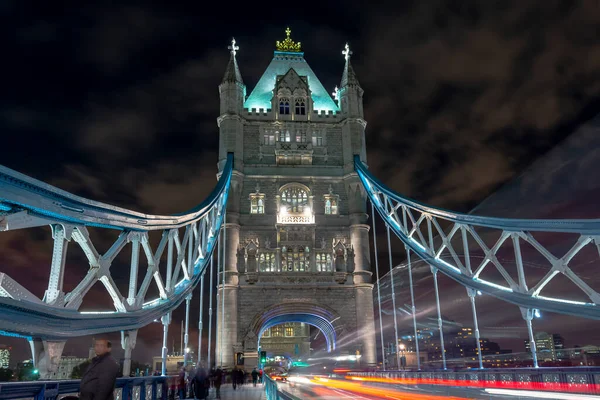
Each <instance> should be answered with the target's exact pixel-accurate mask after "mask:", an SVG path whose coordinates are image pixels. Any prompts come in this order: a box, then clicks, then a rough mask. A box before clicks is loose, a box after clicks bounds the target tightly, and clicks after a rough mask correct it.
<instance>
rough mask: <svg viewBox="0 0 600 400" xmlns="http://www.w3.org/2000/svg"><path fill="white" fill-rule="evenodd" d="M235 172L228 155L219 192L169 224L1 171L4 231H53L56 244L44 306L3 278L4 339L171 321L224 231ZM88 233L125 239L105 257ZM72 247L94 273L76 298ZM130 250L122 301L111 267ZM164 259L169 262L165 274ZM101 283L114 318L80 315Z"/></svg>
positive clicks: (0, 226)
mask: <svg viewBox="0 0 600 400" xmlns="http://www.w3.org/2000/svg"><path fill="white" fill-rule="evenodd" d="M232 171H233V155H232V154H229V155H228V157H227V163H226V165H225V168H224V170H223V172H222V174H221V176H220V179H219V181H218V183H217V186H216V187H215V189H214V190H213V192H212V193H211V194H210V196H209V197H208V198H207V199H206V200H205V201H204V202H203V203H201V204H200V205H198V206H197V207H195V208H193V209H192V210H190V211H188V212H186V213H182V214H177V215H166V216H165V215H148V214H142V213H138V212H135V211H131V210H127V209H123V208H119V207H115V206H111V205H108V204H104V203H99V202H95V201H92V200H88V199H85V198H82V197H79V196H76V195H73V194H71V193H68V192H65V191H63V190H61V189H58V188H55V187H53V186H50V185H48V184H45V183H43V182H40V181H37V180H35V179H33V178H30V177H28V176H25V175H23V174H20V173H18V172H16V171H13V170H10V169H8V168H6V167H3V166H0V211H1V213H0V230H14V229H25V228H30V227H34V226H44V225H50V226H51V227H52V237H53V239H54V246H53V255H52V262H51V265H50V279H49V282H48V290H46V293H45V295H44V300H40V299H38V298H37V297H35V295H33V294H32V293H30V292H29V291H27V290H26V289H25V288H24V287H23V286H22V285H20V284H18V283H17V282H16V281H15V280H14V279H11V278H10V277H8V276H7V275H6V274H3V273H2V274H0V326H1V327H2V331H0V332H5V333H11V334H18V335H23V336H35V337H45V338H69V337H77V336H82V335H90V334H97V333H102V332H112V331H116V330H134V329H137V328H140V327H142V326H144V325H147V324H149V323H151V322H153V321H154V320H157V319H160V318H161V317H162V316H164V315H165V314H168V313H169V312H170V311H172V310H173V309H174V308H176V307H177V306H179V304H180V303H181V302H183V301H184V300H185V298H186V297H187V296H188V295H189V294H190V293H191V291H192V290H193V289H194V287H195V286H196V284H197V283H198V282H199V281H200V276H201V275H202V272H203V271H204V269H205V268H206V266H207V264H208V263H209V260H210V258H211V255H212V252H213V250H214V248H215V244H216V241H217V237H218V235H217V232H220V230H221V228H222V226H223V224H224V214H225V212H224V211H225V207H226V204H227V196H228V193H229V185H230V181H231V174H232ZM88 227H95V228H103V229H111V230H119V231H121V233H120V235H119V236H118V238H117V239H116V240H115V241H114V242H113V243H112V245H111V246H110V248H109V249H108V250H107V251H106V252H105V253H104V254H101V253H100V252H99V251H98V250H97V248H96V246H94V242H93V240H92V239H91V237H90V235H89V232H88ZM180 229H181V230H182V232H180V231H179V230H180ZM150 231H162V239H161V241H160V243H159V244H158V245H157V246H156V247H155V248H153V246H152V245H151V243H150V240H149V236H148V234H149V232H150ZM180 235H181V236H180ZM69 244H70V245H71V246H75V245H77V246H79V247H80V248H81V249H82V250H83V253H84V254H85V256H86V258H87V261H88V263H89V270H88V272H87V274H86V275H85V276H84V277H83V279H82V280H81V281H80V282H79V283H78V284H77V285H76V286H75V288H74V289H73V290H72V291H71V292H69V293H63V279H64V274H65V270H64V267H65V259H66V253H67V246H68V245H69ZM129 246H131V268H130V277H129V284H128V286H127V290H128V292H127V293H121V292H120V290H119V288H118V287H117V285H116V284H115V281H114V279H113V275H112V273H111V265H112V263H113V261H114V260H115V258H116V257H117V255H119V254H120V253H121V252H122V251H123V249H125V248H128V247H129ZM140 253H142V254H140ZM164 253H166V260H167V261H166V265H163V266H161V265H160V261H161V257H162V259H164ZM140 255H142V257H140ZM0 257H1V256H0ZM140 263H141V264H142V266H143V264H144V263H146V265H147V271H146V275H145V277H144V279H143V280H142V282H141V284H140V285H139V286H138V282H137V280H138V279H137V276H138V270H139V267H140ZM153 281H154V284H155V285H156V287H157V289H158V292H159V298H157V299H152V300H149V299H147V298H146V295H147V293H148V289H149V288H150V286H151V285H152V282H153ZM96 282H101V283H102V284H103V286H104V288H105V290H106V291H107V293H108V294H109V295H110V297H111V298H112V300H113V303H114V307H115V311H110V312H106V311H102V312H86V311H79V307H80V305H81V304H82V302H83V299H84V298H85V296H86V295H87V294H88V292H89V291H90V289H91V288H92V286H94V284H95V283H96Z"/></svg>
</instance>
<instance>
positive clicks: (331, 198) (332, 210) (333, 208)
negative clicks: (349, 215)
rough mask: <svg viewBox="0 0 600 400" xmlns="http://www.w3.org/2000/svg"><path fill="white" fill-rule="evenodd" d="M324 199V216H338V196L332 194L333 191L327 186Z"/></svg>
mask: <svg viewBox="0 0 600 400" xmlns="http://www.w3.org/2000/svg"><path fill="white" fill-rule="evenodd" d="M324 198H325V214H326V215H337V214H338V202H339V196H338V195H337V194H333V189H332V187H331V186H329V193H328V194H326V195H325V196H324Z"/></svg>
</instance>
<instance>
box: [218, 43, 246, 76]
mask: <svg viewBox="0 0 600 400" xmlns="http://www.w3.org/2000/svg"><path fill="white" fill-rule="evenodd" d="M235 43H236V42H235V38H234V39H232V40H231V46H228V47H227V48H228V49H229V50H231V51H230V53H231V56H230V57H229V63H227V69H225V76H223V82H222V83H225V82H238V83H241V84H244V81H243V80H242V74H241V73H240V69H239V68H238V65H237V60H236V58H235V55H236V54H237V51H238V50H239V49H240V47H239V46H236V44H235Z"/></svg>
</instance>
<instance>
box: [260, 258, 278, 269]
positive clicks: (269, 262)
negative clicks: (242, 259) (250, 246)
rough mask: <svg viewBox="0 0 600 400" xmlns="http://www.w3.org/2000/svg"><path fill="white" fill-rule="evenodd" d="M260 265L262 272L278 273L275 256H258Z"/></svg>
mask: <svg viewBox="0 0 600 400" xmlns="http://www.w3.org/2000/svg"><path fill="white" fill-rule="evenodd" d="M258 265H259V271H260V272H276V271H277V269H276V266H275V254H273V253H260V255H259V256H258Z"/></svg>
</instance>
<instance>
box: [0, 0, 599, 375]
mask: <svg viewBox="0 0 600 400" xmlns="http://www.w3.org/2000/svg"><path fill="white" fill-rule="evenodd" d="M144 3H148V2H139V3H136V2H128V1H122V2H120V5H118V6H108V5H105V2H101V1H86V2H71V3H69V4H67V3H64V6H57V4H56V3H54V2H50V3H47V2H31V1H20V2H17V1H8V0H7V1H3V2H2V4H1V5H0V13H1V14H2V15H3V17H4V18H3V20H4V21H5V22H4V23H3V26H2V28H1V29H2V31H3V33H2V36H3V38H4V40H3V46H2V69H3V70H4V71H5V72H4V73H3V77H4V79H3V85H2V90H3V96H2V97H1V99H0V102H1V104H0V132H2V133H1V134H0V137H1V138H2V146H1V148H2V152H1V157H0V163H1V164H3V165H5V166H7V167H10V168H13V169H15V170H18V171H20V172H23V173H25V174H27V175H30V176H33V177H35V178H37V179H40V180H43V181H45V182H48V183H50V184H52V185H55V186H58V187H60V188H61V189H65V190H67V191H70V192H72V193H75V194H78V195H81V196H84V197H89V198H92V199H94V200H98V201H103V202H107V203H111V204H115V205H119V206H122V207H126V208H131V209H134V210H139V211H143V212H146V213H150V214H168V213H176V212H182V211H184V210H187V209H189V208H191V207H193V206H194V205H196V204H198V203H200V202H201V201H202V200H203V199H204V198H205V197H206V196H207V195H208V193H209V192H210V191H211V189H212V188H213V186H214V184H215V182H216V178H215V174H216V162H217V144H218V129H217V125H216V118H217V117H218V114H219V98H218V85H219V83H220V81H221V79H222V77H223V73H224V71H225V67H226V64H227V60H228V57H229V52H228V50H227V46H228V45H229V43H230V41H231V38H232V37H235V39H236V40H237V43H238V45H239V46H240V50H239V52H238V55H237V59H238V63H239V66H240V70H241V73H242V76H243V79H244V82H245V84H246V85H247V90H248V94H249V93H250V91H251V90H252V88H253V87H254V85H255V84H256V82H257V81H258V79H259V78H260V76H261V74H262V72H263V71H264V69H265V68H266V67H267V65H268V63H269V62H270V60H271V58H272V52H273V50H274V45H275V41H276V40H281V39H283V38H284V37H285V36H284V29H285V28H286V27H287V26H289V27H290V28H291V30H292V38H293V39H294V40H296V41H300V42H302V46H303V50H304V52H305V58H306V60H307V61H308V63H309V64H310V66H311V67H312V69H313V70H314V71H315V73H316V75H317V76H318V77H319V79H320V80H321V82H322V83H323V85H324V86H325V88H326V89H327V90H328V91H330V92H331V91H333V88H334V87H335V86H336V85H339V82H340V79H341V75H342V69H343V65H344V60H343V57H342V54H341V50H342V49H343V46H344V44H345V43H346V42H348V43H349V44H350V47H351V49H352V51H353V57H352V63H353V66H354V69H355V72H356V74H357V76H358V79H359V81H360V83H361V86H362V88H363V89H364V91H365V94H364V109H365V119H366V120H367V121H368V126H367V132H366V139H367V155H368V161H369V168H370V170H371V171H372V172H373V173H374V174H375V176H377V177H379V178H380V179H381V180H382V181H383V182H384V183H385V184H387V185H388V186H390V187H391V188H393V189H394V190H396V191H398V192H399V193H402V194H404V195H406V196H408V197H411V198H414V199H418V200H419V201H421V202H424V203H428V204H431V205H434V206H439V207H443V208H447V209H452V210H455V211H460V212H468V211H470V210H472V209H473V208H474V207H475V206H476V205H478V204H480V203H481V202H482V201H483V200H484V199H486V198H488V196H490V195H491V194H492V193H494V192H496V191H497V190H498V189H500V188H503V189H502V190H503V192H502V193H504V194H503V195H502V196H500V197H497V198H496V199H497V200H496V201H494V200H493V198H489V199H488V200H486V202H484V203H483V204H482V206H481V207H480V208H479V209H477V212H479V213H485V212H486V211H487V212H489V213H492V214H494V212H497V213H498V215H509V216H520V217H533V216H532V215H530V214H528V213H527V212H526V211H527V210H528V209H527V208H524V209H521V212H522V214H525V215H517V214H519V213H518V212H516V211H515V208H514V207H513V205H512V204H517V205H519V204H521V205H522V204H524V203H526V202H528V201H529V199H530V198H531V197H529V196H526V195H525V193H526V192H525V191H524V190H520V189H519V188H517V189H512V190H515V191H514V192H511V186H510V184H509V182H515V181H513V179H514V178H515V177H517V176H519V175H520V174H521V173H523V172H524V171H526V169H527V167H529V166H530V165H532V163H533V162H534V161H535V160H538V159H540V157H542V156H543V155H545V154H546V153H548V152H549V151H550V150H551V149H553V148H555V147H556V146H557V145H560V144H561V143H562V142H563V140H565V139H566V138H567V137H568V136H569V135H570V134H572V133H573V132H574V131H576V130H577V129H578V128H579V127H580V126H581V125H582V124H584V123H586V122H587V121H589V120H590V119H591V118H592V117H594V116H595V115H596V114H598V112H599V111H600V79H599V78H600V46H598V43H599V39H600V38H599V37H598V36H599V31H598V21H599V20H600V5H599V4H598V2H597V1H591V0H590V1H571V0H565V1H551V0H543V1H527V0H518V1H486V2H482V1H460V2H456V1H441V0H440V1H402V2H394V3H398V4H395V5H393V6H377V7H375V6H370V7H368V8H365V7H366V6H365V4H366V3H364V2H359V1H355V0H349V1H344V2H337V1H336V2H333V1H332V2H324V3H321V4H318V5H317V6H312V5H309V4H304V3H298V2H291V3H289V4H284V3H281V2H277V3H274V4H268V3H266V2H261V3H257V2H245V3H240V4H239V5H237V6H236V7H233V5H227V7H224V8H223V10H221V11H219V12H218V13H216V12H212V11H209V10H208V9H207V8H206V6H205V4H204V3H203V2H199V1H194V2H191V1H178V2H164V4H161V3H160V2H152V5H148V4H149V3H148V4H144ZM169 3H172V4H169ZM286 7H290V8H286ZM581 150H582V151H583V150H593V149H589V148H585V147H584V148H582V149H581ZM596 153H597V151H596ZM565 157H566V156H565ZM569 157H571V158H573V157H574V158H578V156H577V155H573V154H570V155H569ZM598 159H600V156H598V154H596V155H595V158H593V157H592V158H591V160H592V161H590V163H591V164H589V163H588V164H586V165H582V166H581V168H580V169H579V170H578V172H580V173H581V174H582V175H583V174H585V175H586V177H587V181H586V182H584V186H585V185H588V183H589V182H592V181H593V182H596V181H595V180H592V178H591V175H590V174H589V171H590V170H594V168H592V166H593V167H598V166H599V163H598ZM563 161H564V160H563ZM554 165H555V164H554ZM595 170H596V171H597V170H598V169H597V168H596V169H595ZM544 171H546V170H545V169H542V170H540V169H539V168H538V170H537V175H535V176H536V177H537V178H536V179H533V180H532V179H531V178H530V179H529V180H525V182H526V183H527V184H528V186H527V189H528V190H529V193H538V194H539V193H542V192H541V191H539V190H537V189H536V188H535V183H536V182H542V179H543V177H544V176H545V175H544V174H543V172H544ZM538 178H539V179H538ZM567 181H569V180H568V179H567ZM516 182H517V183H519V182H521V183H522V182H523V180H521V181H519V180H517V181H516ZM543 182H545V183H546V185H545V186H544V188H545V190H546V193H550V194H551V193H561V195H562V196H563V197H562V198H561V202H562V203H561V204H562V205H563V206H564V207H563V208H550V209H547V211H549V212H547V213H544V214H543V215H534V216H537V217H542V216H543V217H546V218H549V217H561V216H563V217H564V216H571V214H568V212H566V211H565V210H573V209H577V210H579V211H580V212H581V215H580V216H582V217H596V218H598V217H600V212H598V208H597V206H596V205H595V203H594V202H593V201H590V197H589V196H587V195H582V193H583V192H578V193H577V196H575V199H576V200H583V203H585V206H578V205H577V204H578V203H576V202H575V201H573V199H572V198H569V197H568V196H565V193H569V190H566V189H565V188H564V187H563V186H560V185H559V186H557V183H556V182H553V181H552V180H547V181H543ZM561 182H562V181H561ZM561 182H559V184H561ZM507 184H508V185H507ZM553 185H554V186H553ZM585 187H586V188H587V189H586V190H588V189H590V188H589V185H588V186H585ZM550 188H552V189H550ZM596 188H597V186H596ZM521 189H522V187H521ZM511 193H512V194H511ZM515 193H518V194H520V195H521V197H518V195H517V194H515ZM585 193H591V192H589V190H588V191H587V192H585ZM593 193H594V194H595V195H596V198H597V195H598V194H600V191H595V192H593ZM549 197H550V196H538V198H536V201H537V203H535V202H532V203H531V204H537V205H540V204H542V202H543V201H545V200H548V198H549ZM490 199H491V200H490ZM517 199H519V200H518V201H517ZM500 200H502V201H500ZM565 204H567V206H565ZM529 209H531V210H532V211H539V207H538V206H530V207H529ZM552 210H554V211H556V213H555V214H552V212H550V211H552ZM561 210H562V211H561ZM511 212H512V214H511ZM380 233H382V232H380ZM98 235H99V236H98V240H99V243H106V245H107V246H108V245H110V241H109V239H110V238H109V237H108V236H106V235H104V234H98ZM112 240H114V238H113V239H112ZM99 247H102V246H101V245H100V246H99ZM397 248H398V249H399V250H396V247H395V248H394V249H395V251H394V262H395V263H399V262H401V261H402V253H401V249H402V246H397ZM0 253H1V254H2V260H1V264H0V271H2V272H6V273H7V274H9V275H10V276H12V277H14V278H15V279H17V280H18V281H19V282H20V283H22V284H23V285H25V286H26V287H27V288H28V289H30V290H31V291H32V292H34V293H35V294H36V295H39V296H40V297H41V296H42V295H43V292H44V290H45V286H46V285H47V283H46V282H47V275H48V273H49V263H50V256H51V235H50V234H49V228H44V229H41V228H40V229H34V230H25V231H15V232H8V233H2V234H1V235H0ZM69 257H70V258H69V259H68V264H67V273H68V274H69V273H70V274H71V277H70V278H67V282H66V284H65V286H66V288H67V289H69V288H70V287H71V288H72V287H73V286H74V285H75V284H76V283H77V281H78V279H81V277H82V276H83V275H84V274H85V272H86V270H87V268H88V265H87V262H86V261H85V260H84V259H83V257H82V255H81V254H77V253H75V252H74V253H73V254H69ZM380 258H381V259H386V256H385V255H382V256H380ZM117 262H120V261H117ZM123 265H127V260H125V259H124V261H123ZM382 268H383V269H384V271H383V272H387V270H389V266H388V267H386V266H385V263H382ZM25 278H26V279H25ZM429 283H430V282H429ZM441 285H442V289H446V290H447V292H446V293H450V291H451V290H453V291H456V290H457V289H456V288H455V287H454V286H456V285H455V284H453V283H451V282H450V281H449V280H446V279H445V278H442V281H441ZM453 285H454V286H453ZM94 290H96V288H94ZM100 292H101V290H100V289H98V290H97V297H95V298H98V299H99V298H101V297H102V296H104V300H98V302H95V300H87V302H84V307H88V308H93V309H98V308H99V307H101V306H102V307H104V305H105V303H106V301H105V300H106V297H107V296H106V295H104V294H101V293H100ZM463 292H464V290H463ZM92 293H96V292H92ZM428 293H429V292H428ZM461 296H463V298H464V299H463V300H464V301H466V296H465V295H464V293H463V294H462V295H461ZM196 301H197V298H196V299H195V301H194V307H195V308H194V311H193V312H194V313H197V310H198V305H197V304H196ZM421 301H422V304H423V305H424V306H423V307H424V308H430V307H431V306H432V304H433V303H430V296H425V297H423V298H422V299H421ZM205 303H206V302H205ZM109 304H110V302H109ZM446 304H450V303H446ZM498 306H499V303H496V306H495V307H496V308H497V307H498ZM457 307H458V306H457ZM106 308H108V307H106ZM460 309H461V311H460V312H453V310H452V309H450V310H446V311H447V314H448V317H449V318H453V319H457V320H461V319H465V320H464V321H461V322H463V323H469V320H468V318H469V313H468V308H467V304H466V303H464V305H461V306H460ZM502 310H504V309H503V308H502ZM502 312H504V311H502ZM502 312H499V313H497V314H496V315H495V316H496V317H497V316H498V315H500V316H501V317H498V319H493V320H492V319H490V320H489V321H485V322H483V323H482V324H483V326H498V324H500V325H502V326H517V325H518V324H521V322H520V320H519V316H518V309H517V308H516V307H514V306H510V307H509V308H507V311H506V312H507V313H508V312H510V314H511V316H510V317H508V316H507V317H506V318H505V317H504V316H503V314H502ZM507 315H508V314H507ZM182 316H183V313H182V312H181V310H178V311H177V312H175V317H174V321H175V323H174V324H173V325H172V329H171V331H172V332H173V335H172V339H175V340H176V342H177V343H179V323H180V320H181V318H182ZM548 320H551V319H548ZM554 321H555V322H554V324H555V325H548V326H544V329H546V330H552V329H555V328H557V327H558V326H565V324H566V325H571V326H572V325H573V324H580V323H582V320H577V319H575V318H571V317H568V318H566V319H565V318H564V317H563V318H558V317H557V319H555V320H554ZM546 324H549V322H546ZM586 324H587V326H595V327H597V326H598V325H597V324H596V325H593V324H594V323H591V322H590V323H587V322H586ZM521 325H522V326H519V329H521V328H524V324H521ZM195 326H196V325H195V323H194V324H192V327H195ZM161 331H162V329H161V326H160V325H159V324H153V325H152V326H149V327H146V328H144V329H142V330H141V331H140V338H139V339H138V346H137V348H136V350H135V351H134V358H136V359H139V360H140V361H150V357H151V356H152V355H159V353H160V350H159V349H160V342H161ZM595 331H597V329H595ZM523 332H524V331H523ZM523 332H519V333H517V334H514V335H512V336H511V337H510V338H508V339H510V340H508V339H507V340H506V343H507V345H508V346H514V344H515V343H517V341H520V343H522V339H523V338H524V336H519V335H522V333H523ZM590 332H592V330H591V329H590ZM571 335H572V336H571V337H568V339H569V340H568V343H567V344H568V345H572V344H581V345H583V344H588V343H593V344H600V335H599V334H595V335H594V334H591V333H590V334H589V335H588V336H585V337H584V338H583V339H585V340H583V341H584V342H585V343H579V342H577V340H576V338H574V337H573V335H574V333H572V334H571ZM112 337H113V338H114V339H117V338H118V334H115V335H113V336H112ZM190 340H191V343H197V334H196V333H194V331H193V330H192V334H191V339H190ZM170 341H171V340H170ZM2 342H6V343H7V344H11V345H13V346H14V349H15V353H14V356H13V359H12V363H13V364H14V363H15V362H16V361H19V360H21V359H23V358H26V357H28V346H27V344H26V342H25V341H23V340H14V339H7V338H0V343H2ZM575 342H577V343H575ZM88 343H90V338H81V339H75V340H72V341H69V342H68V343H67V346H66V348H65V353H64V354H74V355H81V356H84V355H87V346H88ZM177 346H178V344H177ZM515 350H517V349H515ZM120 354H121V353H119V352H118V351H115V355H116V356H120Z"/></svg>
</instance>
